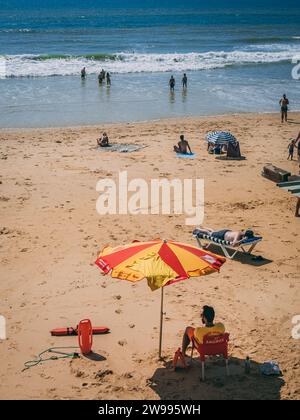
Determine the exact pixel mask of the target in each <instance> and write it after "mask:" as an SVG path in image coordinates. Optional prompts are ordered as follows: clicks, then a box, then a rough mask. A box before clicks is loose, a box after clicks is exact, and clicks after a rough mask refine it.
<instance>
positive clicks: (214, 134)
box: [206, 131, 237, 145]
mask: <svg viewBox="0 0 300 420" xmlns="http://www.w3.org/2000/svg"><path fill="white" fill-rule="evenodd" d="M206 141H207V142H208V143H213V144H215V145H222V144H228V143H236V142H237V139H236V138H235V137H234V135H233V134H231V133H229V132H227V131H210V132H209V133H207V135H206Z"/></svg>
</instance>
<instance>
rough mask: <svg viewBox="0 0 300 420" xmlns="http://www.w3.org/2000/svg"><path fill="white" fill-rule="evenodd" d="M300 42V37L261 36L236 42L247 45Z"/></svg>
mask: <svg viewBox="0 0 300 420" xmlns="http://www.w3.org/2000/svg"><path fill="white" fill-rule="evenodd" d="M295 40H299V41H300V36H261V37H248V38H239V39H237V42H244V43H248V44H269V43H277V42H278V43H284V42H288V41H295Z"/></svg>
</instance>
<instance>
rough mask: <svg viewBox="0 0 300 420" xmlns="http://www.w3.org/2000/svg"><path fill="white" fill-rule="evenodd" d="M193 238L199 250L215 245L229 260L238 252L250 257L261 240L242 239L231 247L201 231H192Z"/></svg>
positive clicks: (225, 242)
mask: <svg viewBox="0 0 300 420" xmlns="http://www.w3.org/2000/svg"><path fill="white" fill-rule="evenodd" d="M193 237H194V238H196V240H197V242H198V245H199V247H200V248H205V249H208V248H209V247H210V245H211V244H214V245H217V246H219V247H220V248H221V249H222V251H223V253H224V255H225V257H227V258H230V259H231V260H232V259H233V258H234V257H235V256H236V254H237V253H238V252H243V253H244V254H249V255H250V254H251V253H252V251H253V250H254V248H255V247H256V245H257V244H258V242H260V241H262V239H263V238H262V237H260V236H255V237H253V238H250V239H243V240H242V241H241V242H240V243H239V244H238V245H236V246H233V245H232V243H231V242H229V241H225V240H221V239H219V238H214V237H213V236H212V235H208V234H207V233H205V232H203V231H201V229H196V230H194V232H193ZM204 241H205V242H204Z"/></svg>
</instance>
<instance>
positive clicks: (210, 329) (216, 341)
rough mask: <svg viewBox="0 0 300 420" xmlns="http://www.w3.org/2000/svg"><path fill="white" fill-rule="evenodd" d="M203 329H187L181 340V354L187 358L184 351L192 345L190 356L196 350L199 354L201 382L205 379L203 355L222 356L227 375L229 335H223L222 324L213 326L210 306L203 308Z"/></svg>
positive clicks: (213, 312) (213, 314)
mask: <svg viewBox="0 0 300 420" xmlns="http://www.w3.org/2000/svg"><path fill="white" fill-rule="evenodd" d="M201 318H202V322H203V324H204V325H205V326H204V327H198V328H193V327H187V328H186V330H185V333H184V336H183V339H182V353H183V355H184V357H187V355H186V350H187V348H188V346H189V344H190V343H192V355H191V359H192V357H193V351H194V349H196V350H197V351H198V352H199V354H200V359H201V362H202V380H204V379H205V373H204V362H205V355H223V356H224V358H225V360H226V370H227V374H228V341H229V334H227V333H225V327H224V325H223V324H221V323H218V324H214V319H215V311H214V308H212V307H210V306H204V307H203V311H202V314H201Z"/></svg>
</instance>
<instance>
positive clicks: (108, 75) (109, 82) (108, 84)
mask: <svg viewBox="0 0 300 420" xmlns="http://www.w3.org/2000/svg"><path fill="white" fill-rule="evenodd" d="M106 84H107V86H110V85H111V78H110V74H109V73H106Z"/></svg>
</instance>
